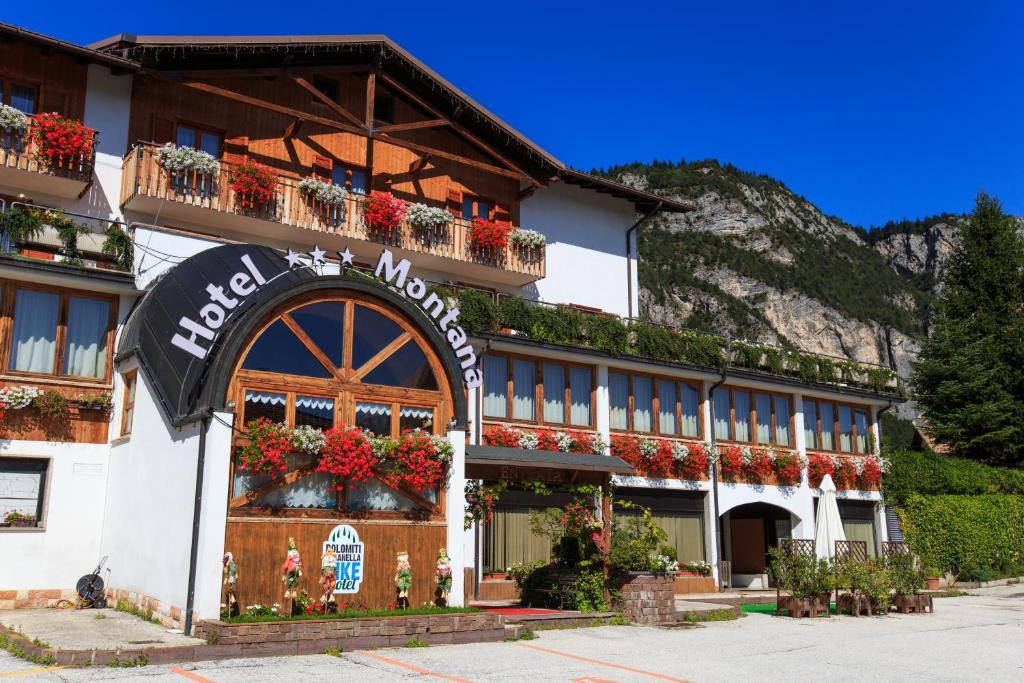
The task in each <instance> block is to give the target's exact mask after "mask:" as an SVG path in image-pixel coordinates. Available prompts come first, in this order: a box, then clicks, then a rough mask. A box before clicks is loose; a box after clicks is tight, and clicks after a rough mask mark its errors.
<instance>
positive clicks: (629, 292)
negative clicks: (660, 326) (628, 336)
mask: <svg viewBox="0 0 1024 683" xmlns="http://www.w3.org/2000/svg"><path fill="white" fill-rule="evenodd" d="M661 204H662V202H660V201H659V202H658V203H657V204H655V205H654V208H653V209H651V210H650V211H648V212H647V213H646V214H644V216H643V218H641V219H640V220H638V221H637V222H636V223H634V224H633V225H632V226H630V228H629V229H628V230H626V299H627V300H626V308H627V310H628V311H629V316H628V317H629V318H632V317H633V242H632V239H631V235H632V233H634V232H636V229H637V228H639V227H640V226H641V225H642V224H643V223H644V222H646V221H647V220H648V219H649V218H651V217H652V216H653V215H654V214H656V213H658V211H659V210H661Z"/></svg>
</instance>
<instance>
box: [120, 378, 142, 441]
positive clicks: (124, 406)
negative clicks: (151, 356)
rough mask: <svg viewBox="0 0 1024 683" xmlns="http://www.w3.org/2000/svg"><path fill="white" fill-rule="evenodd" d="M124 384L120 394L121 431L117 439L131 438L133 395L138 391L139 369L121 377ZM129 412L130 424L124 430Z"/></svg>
mask: <svg viewBox="0 0 1024 683" xmlns="http://www.w3.org/2000/svg"><path fill="white" fill-rule="evenodd" d="M121 381H122V382H124V389H123V392H122V394H121V430H120V434H119V435H118V436H119V437H125V436H131V435H132V428H133V427H134V426H135V394H136V392H137V391H138V389H139V385H138V382H139V369H138V368H132V369H131V370H129V371H128V372H125V373H124V374H122V375H121ZM129 410H130V411H131V413H132V417H131V424H130V425H128V426H127V428H125V425H126V423H127V422H128V411H129Z"/></svg>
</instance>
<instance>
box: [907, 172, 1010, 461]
mask: <svg viewBox="0 0 1024 683" xmlns="http://www.w3.org/2000/svg"><path fill="white" fill-rule="evenodd" d="M935 315H936V319H935V321H934V327H933V330H934V332H933V334H932V335H931V337H929V338H928V339H927V340H925V342H924V344H923V345H922V348H921V353H920V355H919V357H918V360H917V362H916V363H914V368H913V375H912V377H911V384H912V386H913V388H914V393H915V398H916V400H917V402H918V405H919V406H920V409H921V413H922V415H923V416H924V418H925V420H927V422H928V431H929V432H930V433H931V435H932V437H933V438H934V439H935V440H936V441H937V442H939V443H942V444H946V445H948V446H949V447H950V448H951V449H952V450H953V452H954V453H956V454H957V455H961V456H965V457H970V458H975V459H978V460H985V461H989V462H996V463H1003V464H1018V465H1019V464H1024V238H1022V237H1021V236H1020V235H1019V234H1018V232H1017V224H1016V221H1015V219H1014V218H1012V217H1010V216H1007V215H1006V214H1005V213H1003V210H1002V207H1001V206H1000V205H999V202H998V200H996V199H994V198H992V197H989V196H988V195H987V194H985V193H984V192H982V193H981V194H979V195H978V198H977V202H976V204H975V208H974V213H973V214H971V216H970V218H969V220H967V221H965V222H964V223H963V224H962V226H961V232H960V242H959V245H958V246H957V248H956V249H955V250H954V252H953V254H952V256H951V259H950V262H949V267H948V269H947V271H946V275H945V284H944V289H943V291H942V295H941V297H940V299H939V301H938V303H937V305H936V307H935Z"/></svg>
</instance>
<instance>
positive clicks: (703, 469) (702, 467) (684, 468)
mask: <svg viewBox="0 0 1024 683" xmlns="http://www.w3.org/2000/svg"><path fill="white" fill-rule="evenodd" d="M686 448H687V450H688V451H689V452H688V453H687V455H686V459H685V460H683V461H682V462H680V463H679V468H678V469H679V478H680V479H687V480H689V481H697V480H700V479H703V478H704V477H705V476H707V472H708V452H707V450H706V449H705V448H704V444H702V443H699V442H698V443H688V444H686Z"/></svg>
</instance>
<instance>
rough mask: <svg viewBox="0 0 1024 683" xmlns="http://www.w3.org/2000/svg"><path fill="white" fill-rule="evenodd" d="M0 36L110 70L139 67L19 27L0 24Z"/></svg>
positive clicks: (118, 58)
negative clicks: (71, 56)
mask: <svg viewBox="0 0 1024 683" xmlns="http://www.w3.org/2000/svg"><path fill="white" fill-rule="evenodd" d="M0 34H2V35H7V36H14V37H17V38H21V39H22V40H25V41H27V42H30V43H35V44H36V45H39V46H41V47H47V48H53V49H57V50H60V51H61V52H65V53H67V54H70V55H74V56H76V57H80V58H82V59H86V60H88V61H90V62H93V63H95V64H102V65H104V66H109V67H111V68H112V69H123V70H126V71H137V70H138V69H139V65H138V64H136V63H135V62H133V61H131V60H129V59H123V58H122V57H118V56H116V55H112V54H107V53H105V52H97V51H96V50H94V49H92V48H90V47H82V46H81V45H75V44H74V43H69V42H67V41H64V40H60V39H58V38H51V37H50V36H44V35H43V34H42V33H36V32H35V31H29V30H28V29H24V28H21V27H20V26H14V25H12V24H4V23H0Z"/></svg>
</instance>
